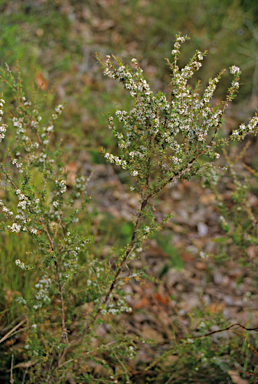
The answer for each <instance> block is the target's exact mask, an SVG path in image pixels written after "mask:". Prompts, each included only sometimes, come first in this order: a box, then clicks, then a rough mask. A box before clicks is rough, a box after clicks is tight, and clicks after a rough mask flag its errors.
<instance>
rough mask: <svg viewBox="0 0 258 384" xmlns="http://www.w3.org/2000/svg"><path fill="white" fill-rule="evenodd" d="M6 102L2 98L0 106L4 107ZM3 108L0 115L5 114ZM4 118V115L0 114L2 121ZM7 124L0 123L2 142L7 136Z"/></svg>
mask: <svg viewBox="0 0 258 384" xmlns="http://www.w3.org/2000/svg"><path fill="white" fill-rule="evenodd" d="M4 104H5V100H4V99H0V108H3V107H4ZM3 113H4V112H3V110H2V109H0V115H3ZM1 120H2V116H0V121H1ZM6 128H7V125H6V124H1V125H0V142H1V141H2V140H3V139H4V137H5V132H6Z"/></svg>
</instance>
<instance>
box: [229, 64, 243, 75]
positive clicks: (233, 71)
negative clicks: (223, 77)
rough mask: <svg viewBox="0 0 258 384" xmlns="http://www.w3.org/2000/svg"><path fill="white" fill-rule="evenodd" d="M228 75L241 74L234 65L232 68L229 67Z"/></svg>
mask: <svg viewBox="0 0 258 384" xmlns="http://www.w3.org/2000/svg"><path fill="white" fill-rule="evenodd" d="M230 73H232V74H233V75H234V74H235V73H237V74H239V73H241V71H240V68H239V67H237V66H236V65H233V66H232V67H230Z"/></svg>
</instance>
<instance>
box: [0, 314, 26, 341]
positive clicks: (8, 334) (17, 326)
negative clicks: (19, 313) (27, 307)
mask: <svg viewBox="0 0 258 384" xmlns="http://www.w3.org/2000/svg"><path fill="white" fill-rule="evenodd" d="M26 320H27V319H24V320H22V321H21V322H20V323H19V324H17V325H16V326H15V327H14V328H13V329H11V330H10V331H9V332H8V333H7V334H6V335H5V336H4V337H2V339H1V340H0V344H1V343H3V341H5V340H6V339H8V337H10V336H11V335H12V334H13V333H14V331H16V329H17V328H19V327H20V326H21V325H22V324H23V323H25V321H26Z"/></svg>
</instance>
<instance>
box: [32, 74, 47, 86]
mask: <svg viewBox="0 0 258 384" xmlns="http://www.w3.org/2000/svg"><path fill="white" fill-rule="evenodd" d="M35 81H36V84H37V86H38V87H39V88H40V89H42V91H44V90H46V89H47V80H46V79H45V78H44V76H43V75H42V73H41V72H37V73H36V78H35Z"/></svg>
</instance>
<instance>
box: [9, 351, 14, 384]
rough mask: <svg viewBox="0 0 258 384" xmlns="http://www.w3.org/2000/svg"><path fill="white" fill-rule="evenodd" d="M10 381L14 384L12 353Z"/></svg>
mask: <svg viewBox="0 0 258 384" xmlns="http://www.w3.org/2000/svg"><path fill="white" fill-rule="evenodd" d="M10 383H11V384H14V379H13V355H12V361H11V374H10Z"/></svg>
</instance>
